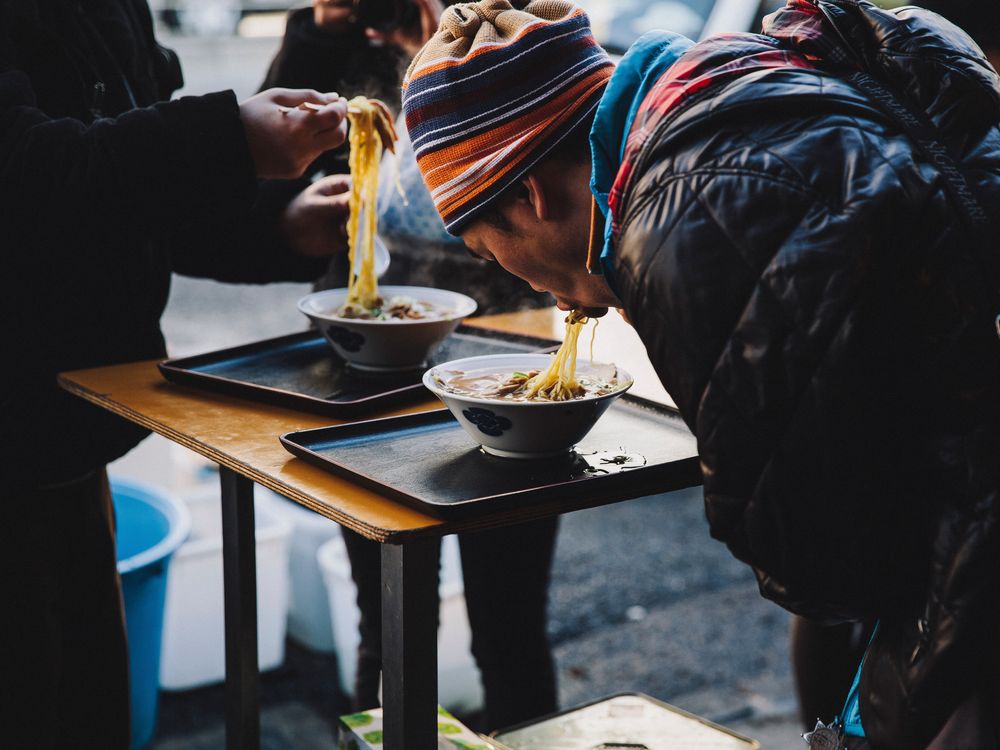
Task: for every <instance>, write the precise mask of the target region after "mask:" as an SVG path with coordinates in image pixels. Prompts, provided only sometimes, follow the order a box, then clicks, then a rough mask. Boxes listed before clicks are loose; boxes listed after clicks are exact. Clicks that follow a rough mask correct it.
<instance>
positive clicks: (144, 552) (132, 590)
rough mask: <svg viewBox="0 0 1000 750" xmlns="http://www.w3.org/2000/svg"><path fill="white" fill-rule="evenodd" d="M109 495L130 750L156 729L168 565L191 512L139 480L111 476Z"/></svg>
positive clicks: (146, 740)
mask: <svg viewBox="0 0 1000 750" xmlns="http://www.w3.org/2000/svg"><path fill="white" fill-rule="evenodd" d="M111 494H112V495H113V497H114V503H115V516H116V522H117V526H118V572H119V573H120V574H121V577H122V593H123V594H124V598H125V626H126V629H127V631H128V651H129V679H130V680H131V703H132V750H140V748H143V747H145V746H146V745H147V744H149V741H150V740H151V739H152V738H153V733H154V732H155V731H156V712H157V706H158V702H159V682H160V641H161V638H162V635H163V603H164V600H165V598H166V593H167V566H168V564H169V562H170V556H171V555H173V553H174V552H175V551H176V550H177V548H178V547H180V546H181V544H182V543H183V542H184V540H185V539H186V538H187V535H188V532H189V531H190V529H191V516H190V514H189V513H188V509H187V506H186V505H184V503H183V502H181V501H180V500H177V499H175V498H173V497H171V496H170V495H169V494H166V493H164V492H162V491H160V490H157V489H155V488H153V487H150V486H147V485H142V484H139V483H137V482H132V481H124V480H120V479H112V481H111Z"/></svg>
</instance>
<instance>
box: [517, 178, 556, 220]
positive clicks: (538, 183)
mask: <svg viewBox="0 0 1000 750" xmlns="http://www.w3.org/2000/svg"><path fill="white" fill-rule="evenodd" d="M520 193H521V195H520V196H519V198H521V199H522V200H524V201H526V202H527V203H528V205H529V206H530V207H531V210H532V212H533V213H534V214H535V218H536V219H538V220H539V221H546V220H548V219H549V218H550V215H551V211H550V209H551V206H549V194H548V191H547V190H546V189H545V186H544V184H543V183H542V180H541V179H540V178H539V177H538V175H537V174H535V173H534V172H531V173H529V174H527V175H525V176H524V177H522V178H521V191H520Z"/></svg>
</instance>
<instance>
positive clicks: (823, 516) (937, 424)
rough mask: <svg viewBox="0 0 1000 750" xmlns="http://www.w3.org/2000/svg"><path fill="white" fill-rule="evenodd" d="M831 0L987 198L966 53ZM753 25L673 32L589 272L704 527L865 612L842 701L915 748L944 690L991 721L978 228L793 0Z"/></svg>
mask: <svg viewBox="0 0 1000 750" xmlns="http://www.w3.org/2000/svg"><path fill="white" fill-rule="evenodd" d="M834 4H835V5H836V6H838V7H840V8H841V9H842V11H843V13H844V18H843V19H842V22H841V23H840V24H838V25H841V26H842V28H841V32H842V33H843V35H844V37H846V38H847V39H849V40H850V43H851V45H852V46H853V47H854V48H856V49H857V50H858V51H859V53H860V55H861V56H862V58H863V66H864V67H866V68H868V69H869V71H870V72H871V73H873V74H874V75H876V76H877V77H878V78H880V79H881V80H882V81H883V82H884V83H885V84H887V85H888V86H890V87H891V88H892V89H894V90H895V91H897V92H902V93H905V94H906V95H907V96H908V97H909V98H910V100H911V101H912V102H913V103H914V105H915V106H916V107H918V108H919V109H921V110H923V111H924V112H925V113H926V114H927V115H928V116H929V117H930V118H931V119H932V120H933V122H934V123H935V124H936V125H937V126H938V128H940V131H941V133H942V134H943V138H944V141H945V144H946V145H947V147H948V148H949V149H950V150H951V151H952V152H953V154H954V155H955V156H956V157H957V158H958V159H959V160H960V161H961V163H962V164H963V165H964V166H965V167H966V168H967V169H968V170H969V171H970V172H971V174H972V175H973V176H974V179H975V180H976V181H977V182H978V186H977V187H978V190H979V191H980V192H981V195H982V196H983V200H984V202H985V203H986V204H987V207H988V208H989V210H990V211H991V212H992V213H993V215H994V216H1000V130H998V127H997V123H998V122H1000V82H998V78H997V75H996V73H995V72H994V71H993V69H992V68H990V67H989V66H988V64H987V63H986V62H985V60H984V59H983V57H982V55H981V53H980V52H979V50H978V48H976V47H975V46H974V45H973V44H972V42H971V41H970V40H969V39H968V37H966V36H965V35H964V34H962V33H961V32H960V31H959V30H958V29H957V28H956V27H954V26H951V25H950V24H947V22H944V21H943V20H942V19H940V18H938V17H937V16H934V15H933V14H930V13H928V12H926V11H920V10H916V9H901V10H898V11H896V12H892V13H890V12H886V11H880V10H878V9H876V8H874V7H873V6H871V5H870V4H868V3H864V2H855V0H836V2H835V3H834ZM764 31H765V34H766V36H754V35H730V36H725V37H719V38H714V39H711V40H707V41H705V42H703V43H701V44H699V45H696V46H695V47H694V48H692V49H691V50H690V51H689V52H688V53H687V54H686V55H685V56H684V57H682V58H681V60H680V61H679V62H678V63H677V64H676V65H675V66H673V67H672V68H671V69H670V71H668V73H667V74H666V78H667V79H672V80H669V81H661V84H666V85H661V86H660V87H659V89H658V90H655V91H654V93H653V94H651V97H653V96H655V97H658V98H656V99H655V100H652V99H650V98H647V100H646V104H647V105H650V108H649V113H648V114H647V115H646V119H645V121H644V122H641V123H640V125H644V126H645V128H646V130H647V134H648V138H647V139H646V140H645V142H644V143H642V142H640V141H638V140H637V139H633V140H632V141H630V143H631V144H632V145H631V146H630V149H629V152H628V153H627V155H626V165H627V167H628V168H629V169H630V170H631V177H630V178H629V179H628V181H627V183H625V184H623V185H622V186H621V187H622V188H623V193H622V195H621V201H620V205H619V206H618V209H617V212H616V216H617V220H618V224H619V229H618V234H617V236H616V253H617V256H616V261H615V267H616V276H615V281H616V284H617V286H618V291H619V293H620V296H621V299H622V300H623V302H624V305H625V308H626V310H627V312H628V314H629V316H630V317H631V319H632V320H633V321H634V323H635V326H636V328H637V329H638V331H639V333H640V335H641V337H642V339H643V341H644V342H645V344H646V346H647V349H648V352H649V355H650V358H651V360H652V362H653V363H654V365H655V366H656V368H657V371H658V373H659V374H660V376H661V378H662V380H663V383H664V385H665V386H666V388H667V389H668V391H669V392H670V393H671V394H672V395H673V396H674V398H675V399H676V401H677V403H678V405H679V407H680V409H681V412H682V413H683V415H684V418H685V419H686V421H687V423H688V424H689V425H690V426H691V428H692V430H693V431H694V432H695V434H696V436H697V438H698V442H699V450H700V453H701V457H702V467H703V472H704V480H705V503H706V510H707V514H708V518H709V521H710V524H711V529H712V533H713V535H714V536H715V537H716V538H718V539H721V540H723V541H725V542H726V543H727V544H728V546H729V547H730V549H731V550H732V551H733V553H734V554H735V555H736V556H737V557H739V558H740V559H742V560H745V561H746V562H748V563H750V564H751V565H752V566H753V567H754V569H755V571H756V572H757V575H758V579H759V582H760V587H761V591H762V593H763V594H764V595H765V596H767V597H769V598H771V599H773V600H775V601H776V602H778V603H780V604H781V605H783V606H785V607H787V608H788V609H791V610H793V611H795V612H798V613H801V614H805V615H807V616H810V617H813V618H817V619H821V620H826V621H837V620H842V619H855V618H862V617H865V618H867V617H875V618H879V619H880V620H881V622H882V625H881V628H880V632H879V636H878V638H877V640H876V643H875V645H874V647H873V651H872V654H871V655H870V656H869V659H868V661H867V662H866V671H865V679H864V681H863V683H862V688H863V691H864V694H863V698H862V717H863V720H864V722H865V726H866V729H867V730H868V732H869V735H870V736H871V737H872V739H873V741H874V743H875V745H876V746H877V747H887V748H889V747H891V748H920V747H924V746H925V744H926V743H927V742H928V741H929V740H930V738H931V737H933V736H934V734H935V733H936V732H937V730H938V729H939V728H940V727H941V725H942V722H943V721H944V720H945V718H946V717H948V716H949V714H950V713H951V712H952V711H953V710H954V708H955V706H956V705H957V704H958V702H960V701H962V700H964V699H965V698H966V697H967V696H968V694H969V693H970V692H971V691H982V690H985V691H986V693H987V695H988V696H989V700H992V701H993V703H992V706H993V707H994V708H993V709H992V710H993V711H994V716H1000V669H998V667H1000V640H998V639H997V633H998V632H1000V615H998V612H1000V606H998V605H1000V584H998V582H1000V539H998V528H997V521H998V514H1000V497H998V493H1000V341H998V340H997V333H996V330H995V329H994V317H995V316H996V315H997V314H998V313H1000V309H998V308H1000V302H998V300H1000V296H998V295H997V289H998V288H1000V277H998V275H997V268H998V255H1000V253H998V246H1000V237H996V238H995V239H996V241H995V242H993V241H991V242H989V243H987V246H985V247H976V246H975V243H974V242H973V241H971V240H970V238H969V236H968V235H967V233H966V231H965V229H964V224H963V221H962V218H961V216H960V214H959V213H958V211H957V210H956V208H955V207H954V206H953V204H952V203H951V201H950V199H949V197H948V194H947V192H946V190H945V187H944V180H943V179H942V177H941V174H940V172H939V171H938V169H936V168H935V167H933V166H932V165H931V164H929V163H928V162H927V160H926V159H924V158H923V157H922V156H921V154H920V153H918V151H917V150H916V149H915V148H914V146H913V144H912V143H911V142H910V141H909V140H908V138H907V137H906V136H905V135H904V134H903V133H902V132H901V130H900V129H899V127H897V126H896V125H895V124H894V123H893V122H891V121H890V120H889V119H888V118H887V117H886V116H885V115H883V113H882V111H881V110H880V109H879V108H878V107H877V106H875V105H874V104H873V103H872V102H870V101H869V100H868V99H867V98H866V96H865V95H864V94H863V93H862V92H861V91H860V90H858V89H857V88H855V87H854V86H852V85H851V84H849V83H848V82H847V81H846V80H845V75H846V73H847V72H848V70H849V67H845V66H844V65H843V64H841V63H838V62H837V61H836V59H835V57H836V56H835V55H832V52H833V51H834V50H835V49H836V48H838V47H841V46H842V42H841V39H840V37H839V36H838V35H837V34H836V33H835V32H834V31H833V30H832V29H831V28H830V26H829V24H827V23H826V22H825V21H824V19H823V17H822V16H821V15H820V14H818V13H817V10H816V8H815V6H814V5H813V4H812V3H810V2H806V0H791V2H789V3H788V6H787V7H786V8H785V9H784V10H782V11H779V12H778V13H776V14H774V15H773V16H771V17H769V18H768V19H767V21H766V23H765V29H764ZM996 226H998V227H1000V223H997V224H996ZM986 257H988V258H989V260H988V261H987V262H984V258H986ZM846 687H847V686H845V690H846ZM997 723H1000V720H998V722H996V723H994V725H993V730H992V731H995V729H996V726H997ZM995 740H996V737H995V736H994V738H993V741H992V742H990V743H988V744H984V745H982V747H993V746H994V744H993V742H995ZM976 747H977V748H978V747H980V745H977V746H976Z"/></svg>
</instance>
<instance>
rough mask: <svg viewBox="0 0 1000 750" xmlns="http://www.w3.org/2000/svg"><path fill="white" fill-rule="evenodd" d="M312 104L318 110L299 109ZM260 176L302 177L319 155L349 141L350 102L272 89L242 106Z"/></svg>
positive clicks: (313, 93) (307, 92)
mask: <svg viewBox="0 0 1000 750" xmlns="http://www.w3.org/2000/svg"><path fill="white" fill-rule="evenodd" d="M303 102H309V103H311V104H314V105H319V109H300V108H299V105H300V104H302V103H303ZM240 119H241V120H242V121H243V129H244V130H245V131H246V137H247V143H248V144H249V146H250V154H251V155H252V156H253V161H254V165H255V167H256V170H257V176H258V177H261V178H265V179H267V178H271V179H292V178H295V177H300V176H301V175H302V173H303V172H305V170H306V167H308V166H309V165H310V164H312V163H313V161H315V160H316V157H318V156H319V155H320V154H322V153H323V152H325V151H329V150H330V149H332V148H336V147H337V146H339V145H340V144H342V143H343V142H344V139H346V138H347V100H346V99H344V98H343V97H341V96H339V95H337V94H321V93H319V92H317V91H312V90H311V89H268V90H267V91H262V92H261V93H259V94H257V95H256V96H252V97H250V98H249V99H247V100H246V101H244V102H243V103H242V104H240Z"/></svg>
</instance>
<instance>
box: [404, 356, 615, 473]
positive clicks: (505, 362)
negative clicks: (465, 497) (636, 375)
mask: <svg viewBox="0 0 1000 750" xmlns="http://www.w3.org/2000/svg"><path fill="white" fill-rule="evenodd" d="M551 362H552V355H551V354H489V355H485V356H480V357H466V358H465V359H455V360H452V361H451V362H444V363H442V364H440V365H437V366H435V367H432V368H431V369H429V370H428V371H427V372H425V373H424V385H425V386H427V388H428V389H429V390H430V391H431V392H432V393H433V394H434V395H435V396H437V397H438V398H440V399H441V400H442V401H444V404H445V406H447V407H448V408H449V409H450V410H451V413H452V414H454V415H455V419H457V420H458V423H459V424H460V425H462V427H463V428H464V429H465V431H466V432H467V433H469V435H470V436H471V437H472V439H473V440H475V441H476V442H477V443H479V444H480V445H481V446H482V447H483V450H485V451H486V452H487V453H492V454H493V455H495V456H503V457H504V458H545V457H548V456H558V455H561V454H564V453H567V452H569V451H570V450H572V449H573V446H575V445H576V444H577V443H578V442H580V441H581V440H582V439H583V438H584V436H586V434H587V433H588V432H590V430H591V428H592V427H593V426H594V425H595V424H596V423H597V420H598V419H600V418H601V415H602V414H604V412H606V411H607V410H608V407H610V406H611V404H612V403H614V401H615V399H616V398H618V397H619V396H621V395H622V394H623V393H625V391H627V390H628V389H629V388H630V387H631V386H632V376H631V375H629V374H628V373H627V372H625V371H624V370H622V369H621V368H619V369H618V381H619V383H620V384H621V386H620V387H619V389H618V390H616V391H614V392H612V393H607V394H605V395H603V396H584V397H583V398H577V399H573V400H571V401H502V400H499V399H492V398H476V397H474V396H464V395H459V394H457V393H450V392H449V391H447V390H445V389H444V388H442V387H441V385H440V384H439V383H438V382H437V378H438V377H441V378H442V379H445V380H446V379H447V378H448V377H450V372H453V371H456V370H457V371H461V372H466V373H469V372H477V371H479V372H482V371H487V372H504V371H507V370H510V371H512V372H513V371H520V372H527V371H529V370H540V371H544V370H545V369H546V368H547V367H548V366H549V364H550V363H551ZM590 367H591V365H590V362H589V361H588V360H587V359H586V358H584V357H580V358H579V359H578V360H577V365H576V368H577V375H584V374H586V373H587V370H588V369H589V368H590Z"/></svg>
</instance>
